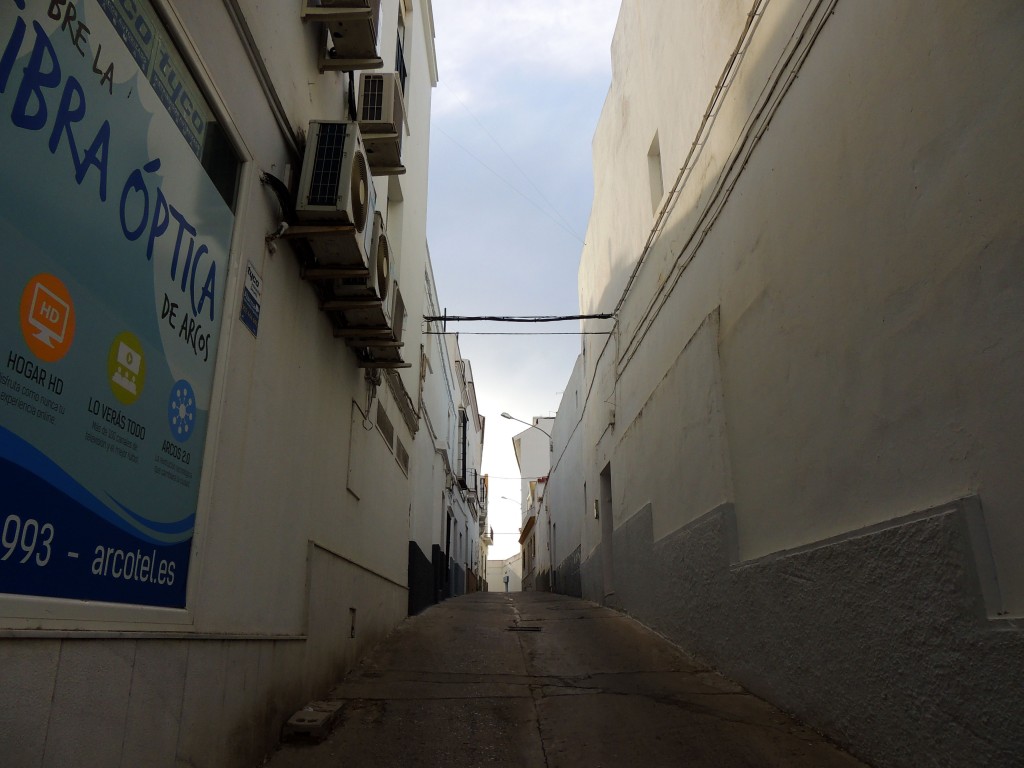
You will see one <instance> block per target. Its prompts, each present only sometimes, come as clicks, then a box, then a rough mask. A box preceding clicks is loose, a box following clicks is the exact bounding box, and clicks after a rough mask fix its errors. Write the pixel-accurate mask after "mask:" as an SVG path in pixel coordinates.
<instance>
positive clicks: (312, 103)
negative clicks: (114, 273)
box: [0, 0, 443, 767]
mask: <svg viewBox="0 0 1024 768" xmlns="http://www.w3.org/2000/svg"><path fill="white" fill-rule="evenodd" d="M156 4H157V5H158V7H159V8H160V9H161V10H162V11H163V12H164V14H165V16H166V21H167V24H168V26H169V27H170V28H171V29H172V31H173V33H174V35H175V37H176V39H177V41H178V43H179V47H180V49H181V50H182V52H183V55H184V56H185V57H186V59H187V60H188V62H189V64H190V66H191V67H192V68H193V70H194V72H195V74H196V78H197V80H198V81H199V82H200V83H201V85H202V87H203V89H204V90H205V91H206V92H207V95H208V96H209V98H210V100H211V101H212V102H213V103H214V104H215V105H216V108H217V110H218V112H219V116H220V117H221V118H222V121H223V124H224V125H225V128H226V130H227V131H228V133H229V135H230V136H231V138H232V140H233V142H234V143H235V144H236V145H237V150H238V152H239V155H240V159H241V162H242V169H241V176H240V179H239V187H238V203H237V206H236V211H235V214H236V218H235V228H234V233H233V239H232V243H231V255H230V263H229V269H228V273H227V274H226V275H220V276H219V277H220V278H221V279H225V280H226V282H227V289H226V292H225V298H224V306H223V307H219V308H218V310H219V311H222V312H223V316H224V318H225V320H224V325H223V328H222V333H221V338H220V345H219V358H218V363H217V373H216V378H215V380H214V395H213V402H212V403H211V409H210V428H209V432H208V440H207V446H206V452H205V457H204V459H205V460H204V466H203V477H202V485H201V490H200V501H199V507H198V510H197V515H196V532H195V539H194V548H193V555H192V560H191V568H190V573H189V597H188V603H187V607H186V609H185V610H181V611H177V610H165V609H145V608H138V607H134V606H114V605H104V604H95V603H93V604H87V603H80V602H75V601H64V600H38V599H30V598H20V597H10V596H3V597H0V681H2V682H3V685H2V686H0V688H2V691H3V692H2V693H0V755H3V756H4V763H5V765H12V766H20V765H39V764H43V765H55V766H56V765H72V764H74V765H118V764H124V765H142V764H145V765H157V764H162V765H168V766H170V765H177V764H179V763H181V764H189V765H195V766H218V767H222V766H232V765H252V764H255V762H257V761H258V760H259V759H260V757H261V756H262V755H264V754H266V752H267V751H268V750H269V749H270V748H272V746H273V745H274V743H275V742H276V740H277V736H278V733H279V729H280V726H281V724H282V723H283V721H284V720H285V719H286V718H287V717H288V716H289V715H290V714H291V713H292V712H294V711H295V709H297V708H298V707H300V706H302V704H304V703H305V702H306V701H308V700H309V699H310V698H313V697H314V696H316V695H317V694H319V693H322V692H324V691H326V690H327V689H328V688H329V687H330V686H331V685H332V684H333V682H334V681H335V680H336V679H337V678H338V677H339V676H340V675H341V674H343V672H344V671H345V670H346V669H347V668H349V667H350V666H351V665H352V664H353V663H354V661H355V659H356V658H357V657H358V655H359V654H360V653H362V652H364V651H365V650H366V649H367V648H369V647H370V646H372V645H373V644H374V643H375V642H377V641H378V640H379V639H380V638H381V637H383V636H384V634H386V632H388V631H389V630H390V629H391V628H392V627H393V626H394V625H395V624H396V623H398V622H399V621H400V620H401V618H402V617H403V616H405V615H406V609H407V582H406V580H407V569H408V542H409V540H410V530H409V513H410V499H411V496H412V486H411V484H410V481H409V478H408V477H407V476H406V474H405V472H404V471H403V470H402V468H401V467H400V466H399V463H398V461H397V460H396V457H395V454H394V453H393V452H392V451H391V450H389V449H388V448H387V446H386V444H385V442H384V440H383V439H382V438H381V434H380V432H379V430H377V429H376V428H375V427H373V425H372V422H370V426H371V428H370V429H369V430H365V429H364V428H363V427H364V423H363V419H362V417H363V415H364V414H363V412H362V411H361V410H360V409H363V410H365V408H366V404H367V394H368V392H367V387H366V383H365V379H364V371H363V370H361V369H360V368H358V367H357V365H356V362H357V361H356V358H355V356H354V355H353V353H352V352H351V351H350V350H349V349H348V348H347V347H346V346H345V344H344V342H343V341H342V340H341V339H336V338H334V336H333V334H332V329H331V327H330V324H329V322H328V321H327V319H326V317H325V316H324V314H323V313H322V312H321V311H320V310H319V308H318V306H317V300H316V296H315V295H314V293H313V291H312V289H311V287H310V285H309V284H308V283H306V282H304V281H303V280H302V279H301V278H300V274H299V265H298V262H297V260H296V257H295V253H294V252H293V250H292V248H291V246H290V245H289V244H288V243H287V242H286V241H284V240H279V241H277V242H275V243H274V244H273V245H272V246H271V247H268V245H267V242H266V237H267V234H268V233H270V232H273V231H275V230H276V229H277V228H278V225H279V223H280V221H281V220H282V217H283V214H282V211H281V210H280V206H279V203H278V201H277V199H276V198H275V197H274V195H273V194H272V192H271V191H270V189H269V188H268V187H266V186H264V185H263V184H261V183H260V180H259V174H260V172H261V171H263V172H268V173H271V174H273V175H275V176H277V177H278V178H280V179H282V180H283V181H284V182H286V183H292V182H294V181H295V180H296V177H297V175H298V167H297V163H298V162H300V161H301V158H300V157H296V156H293V155H291V154H290V150H289V143H290V142H289V141H288V140H287V139H286V136H285V134H287V135H288V136H290V137H293V138H294V137H295V136H297V135H300V134H302V133H303V132H304V131H305V129H306V126H307V125H308V122H309V120H310V119H314V118H316V119H339V118H341V116H342V115H343V110H344V104H345V88H344V85H345V83H346V81H347V77H346V76H345V75H342V74H340V73H330V72H328V73H324V74H320V73H318V72H317V71H316V67H315V65H314V64H313V62H314V61H315V48H314V44H313V40H314V38H315V33H314V32H313V29H312V27H310V26H306V25H303V24H302V23H301V22H300V20H299V6H298V5H297V4H288V5H287V8H285V7H284V4H270V5H273V7H270V5H268V4H267V3H260V2H254V1H253V0H240V2H239V6H240V8H241V10H242V13H243V15H244V17H245V19H246V20H247V21H248V22H249V24H250V27H249V31H250V32H251V34H252V38H253V41H254V42H255V44H256V46H258V48H259V54H258V55H259V56H260V58H261V60H262V63H263V64H264V65H265V66H266V74H267V77H268V80H265V81H264V82H263V83H262V84H261V82H260V77H259V76H258V73H257V72H256V71H255V69H254V67H253V65H252V63H251V62H250V59H249V57H248V55H247V53H246V50H245V47H244V45H243V40H242V37H241V36H240V33H239V31H238V30H237V29H236V27H235V25H234V24H233V23H232V19H231V17H230V14H229V6H230V4H229V3H212V4H208V3H194V2H180V3H179V2H173V0H156ZM78 5H79V6H80V7H85V6H86V5H87V3H85V2H82V3H78ZM88 5H90V6H91V8H89V11H90V12H92V13H98V12H99V11H98V9H97V7H96V5H95V3H91V2H89V3H88ZM278 5H280V7H278ZM385 5H386V6H387V9H386V11H385V13H384V14H383V17H384V18H383V22H382V33H381V36H380V40H381V48H382V55H383V56H384V58H385V60H386V61H392V62H393V60H394V46H395V34H394V28H395V24H396V23H397V16H396V14H397V12H398V3H389V4H385ZM412 6H413V7H412V10H411V12H410V13H408V14H407V17H406V25H407V28H408V34H407V38H406V40H407V50H406V56H407V60H408V63H409V71H410V80H409V83H410V91H409V93H408V94H407V97H406V108H407V116H408V121H409V126H410V133H409V135H407V136H406V137H405V141H404V144H403V158H404V160H405V163H406V167H407V173H406V175H405V176H403V177H402V180H401V181H400V182H397V181H389V180H388V179H382V178H378V179H376V190H377V194H378V199H379V201H381V202H383V201H384V200H385V199H386V198H387V196H388V193H389V190H390V191H391V193H392V201H391V202H392V205H391V209H390V211H389V212H388V213H389V217H388V218H389V223H393V224H394V227H393V229H389V235H390V237H391V243H392V253H393V258H394V259H395V260H394V263H393V270H394V272H395V273H396V274H397V275H398V276H399V279H400V280H401V285H402V293H403V296H404V298H405V302H406V305H407V309H408V312H409V315H410V316H411V317H416V316H420V315H422V314H423V304H424V298H423V294H425V290H424V286H423V276H424V274H425V271H426V267H427V251H426V245H425V221H426V167H427V154H428V142H429V109H430V98H431V93H430V92H431V88H432V86H433V84H434V82H435V78H436V68H435V64H434V62H433V50H432V47H431V46H432V35H433V30H432V26H431V24H432V22H431V21H430V7H429V2H428V0H422V1H421V2H417V3H413V4H412ZM31 12H34V11H31ZM42 12H45V9H44V11H42ZM5 31H6V30H5ZM4 39H6V35H5V38H4ZM266 90H270V91H273V92H274V93H276V94H277V96H278V98H279V100H280V103H281V107H282V109H283V114H284V121H285V123H286V124H285V125H284V126H283V127H282V126H280V125H279V124H278V123H277V120H276V118H275V111H274V105H273V104H272V100H271V99H270V98H269V97H268V95H267V93H266ZM11 96H12V95H11V93H10V91H8V93H7V94H6V95H4V96H3V99H4V100H6V99H8V98H10V97H11ZM399 187H400V194H399ZM399 198H400V200H399ZM249 262H251V263H252V265H253V267H254V268H255V270H256V271H257V272H259V274H260V276H261V277H262V295H261V297H260V298H261V307H260V319H259V331H258V336H254V335H252V334H251V333H250V332H249V331H248V330H246V328H245V327H244V326H242V325H241V323H240V322H239V319H238V318H239V312H240V302H241V288H242V275H243V273H244V270H245V267H246V264H247V263H249ZM405 328H406V334H405V342H406V347H405V357H406V360H408V361H409V362H411V363H412V364H413V366H412V368H411V369H409V370H407V371H404V372H402V373H400V374H399V375H400V376H401V377H402V381H403V382H404V384H405V387H406V390H407V391H408V392H411V393H413V396H415V393H416V392H417V385H418V382H419V364H420V358H419V355H418V349H419V342H420V338H421V336H420V331H421V329H420V325H419V323H416V322H408V323H406V326H405ZM400 398H401V393H400V390H398V389H396V388H391V387H389V386H388V385H387V384H386V383H384V384H382V385H381V386H380V387H379V388H378V391H377V401H379V402H381V403H382V404H383V406H384V407H385V409H386V411H387V413H388V415H389V417H390V420H391V422H392V424H393V426H394V429H395V434H396V436H397V438H398V439H400V440H401V441H402V442H403V444H404V445H405V446H406V448H407V449H409V451H410V453H411V454H412V453H414V450H413V442H414V439H415V438H414V435H413V432H412V431H411V430H410V428H409V427H408V426H407V424H406V423H405V420H404V419H403V418H402V415H401V411H400V409H399V400H400ZM375 407H376V405H374V408H375ZM353 414H356V421H355V422H353ZM365 415H366V416H368V417H370V418H371V419H372V418H373V416H374V413H373V411H372V410H371V412H370V413H367V414H365ZM428 439H429V438H428ZM428 453H429V454H430V455H431V456H432V455H433V448H432V446H431V447H430V448H429V449H428ZM432 469H433V467H430V466H428V467H427V470H426V474H427V476H428V481H427V482H428V484H429V482H430V480H429V478H430V477H431V476H432ZM442 482H443V480H442ZM356 486H358V493H354V492H353V488H354V487H356ZM428 551H429V550H428ZM143 754H145V757H144V758H143V757H140V756H141V755H143ZM160 760H162V761H164V762H162V763H159V762H158V761H160Z"/></svg>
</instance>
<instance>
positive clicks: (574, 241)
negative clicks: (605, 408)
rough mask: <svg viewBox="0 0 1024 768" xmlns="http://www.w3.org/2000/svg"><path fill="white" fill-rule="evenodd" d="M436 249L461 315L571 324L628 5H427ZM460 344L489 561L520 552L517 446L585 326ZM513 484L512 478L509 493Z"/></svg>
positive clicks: (495, 0) (532, 0)
mask: <svg viewBox="0 0 1024 768" xmlns="http://www.w3.org/2000/svg"><path fill="white" fill-rule="evenodd" d="M433 8H434V22H435V30H436V35H437V37H436V46H437V61H438V73H439V81H440V82H439V84H438V86H437V88H436V89H435V91H434V95H433V117H432V120H431V144H430V147H431V148H430V197H429V208H428V222H427V236H428V240H429V244H430V253H431V258H432V261H433V265H434V274H435V277H436V280H437V291H438V295H439V298H440V302H441V306H442V308H446V309H447V311H448V314H454V315H483V314H486V315H571V314H575V313H577V312H578V311H579V302H578V298H577V291H576V276H577V269H578V266H579V257H580V251H581V249H582V247H583V237H584V235H585V233H586V228H587V220H588V218H589V214H590V204H591V200H592V198H593V183H592V174H591V154H590V146H591V139H592V137H593V134H594V128H595V127H596V125H597V119H598V116H599V114H600V111H601V107H602V105H603V103H604V98H605V95H606V94H607V92H608V86H609V83H610V79H611V67H610V52H609V51H610V46H611V38H612V32H613V31H614V28H615V19H616V17H617V15H618V8H619V0H433ZM448 330H450V331H451V330H458V331H461V332H462V333H460V336H459V344H460V347H461V349H462V354H463V357H465V358H467V359H468V360H469V361H470V363H471V364H472V367H473V372H474V377H475V380H476V390H477V398H478V400H479V403H480V410H481V412H482V413H483V415H484V417H485V418H486V419H487V433H486V443H485V449H484V467H483V470H484V472H487V473H489V474H490V475H491V478H492V479H491V498H490V520H491V525H492V526H493V528H494V531H495V540H494V547H493V548H492V550H491V555H490V557H491V558H492V559H495V558H503V557H507V556H508V555H510V554H512V553H514V552H516V551H518V548H519V544H518V533H517V532H518V528H519V525H520V519H519V515H520V511H519V506H518V504H517V503H515V502H509V501H505V500H503V499H501V497H502V496H508V497H511V498H513V499H518V498H519V481H518V480H517V479H516V478H518V468H517V466H516V461H515V455H514V453H513V451H512V436H513V435H515V434H516V433H518V432H519V431H521V430H523V429H526V427H524V426H523V425H521V424H517V423H516V422H512V421H508V420H506V419H503V418H501V416H500V414H501V412H502V411H508V412H509V413H511V414H512V415H513V416H516V417H518V418H520V419H523V420H525V421H529V420H530V418H531V417H532V416H545V415H553V414H554V412H555V411H556V410H557V408H558V402H559V399H560V397H561V391H562V389H563V388H564V387H565V383H566V380H567V379H568V377H569V374H570V373H571V371H572V367H573V364H574V362H575V360H576V356H577V355H578V354H579V349H580V339H579V336H575V335H564V336H554V335H548V336H476V335H469V333H470V332H474V333H479V332H494V331H502V332H509V331H511V332H515V331H530V330H534V331H547V332H551V331H563V332H575V331H577V330H578V324H576V323H572V322H570V323H560V324H544V325H529V326H521V325H514V326H512V325H492V324H484V323H471V324H459V325H455V324H450V325H449V328H448ZM506 478H507V479H506Z"/></svg>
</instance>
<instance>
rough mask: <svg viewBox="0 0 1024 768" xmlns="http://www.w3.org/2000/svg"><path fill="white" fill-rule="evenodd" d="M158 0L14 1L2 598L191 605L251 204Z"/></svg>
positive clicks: (8, 38) (7, 123)
mask: <svg viewBox="0 0 1024 768" xmlns="http://www.w3.org/2000/svg"><path fill="white" fill-rule="evenodd" d="M204 104H205V102H203V101H202V99H201V96H200V95H199V94H198V92H197V89H196V87H195V84H194V81H192V79H191V77H189V76H188V75H187V73H186V71H185V68H184V66H183V64H182V62H181V59H180V57H179V56H178V55H177V53H176V51H175V49H174V47H173V45H171V43H170V40H169V38H168V36H167V35H166V33H165V32H164V31H163V28H162V26H161V24H160V23H159V20H158V18H157V17H156V16H155V14H153V12H152V9H150V8H149V7H148V6H147V5H146V4H145V3H144V2H142V0H82V1H80V2H49V1H48V2H34V1H32V0H0V275H2V280H0V593H8V594H17V595H34V596H42V597H52V598H64V599H74V600H90V601H104V602H114V603H130V604H137V605H147V606H166V607H177V608H181V607H184V606H185V594H186V584H187V580H188V570H189V557H190V553H191V547H192V535H193V529H194V526H195V515H196V505H197V501H198V490H199V480H200V472H201V467H202V457H203V444H204V439H205V434H206V427H207V417H208V413H209V407H210V394H211V392H210V390H211V384H212V381H213V375H214V362H215V360H216V352H217V349H216V348H217V340H218V336H219V330H220V324H221V312H222V309H223V306H222V305H223V296H224V281H225V278H226V276H227V266H228V262H227V259H228V246H229V240H230V236H231V229H232V226H233V213H232V211H231V209H230V207H229V206H228V205H227V204H226V203H225V201H224V199H223V198H222V196H221V194H220V193H218V191H217V189H216V188H215V186H214V185H213V183H212V182H211V181H210V179H209V177H208V175H207V173H206V172H205V171H204V169H203V166H202V164H201V157H202V149H203V143H204V134H205V129H206V126H207V124H208V122H209V120H210V115H209V113H208V111H207V110H206V108H205V106H204Z"/></svg>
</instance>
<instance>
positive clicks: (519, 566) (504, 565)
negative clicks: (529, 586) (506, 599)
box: [487, 553, 523, 592]
mask: <svg viewBox="0 0 1024 768" xmlns="http://www.w3.org/2000/svg"><path fill="white" fill-rule="evenodd" d="M506 574H508V591H509V592H522V590H523V556H522V553H516V554H514V555H511V556H510V557H506V558H505V559H504V560H488V561H487V585H488V591H489V592H504V591H505V575H506Z"/></svg>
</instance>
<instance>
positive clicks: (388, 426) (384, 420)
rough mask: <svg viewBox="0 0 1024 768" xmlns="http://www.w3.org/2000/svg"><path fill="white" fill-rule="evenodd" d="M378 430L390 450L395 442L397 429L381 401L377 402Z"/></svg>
mask: <svg viewBox="0 0 1024 768" xmlns="http://www.w3.org/2000/svg"><path fill="white" fill-rule="evenodd" d="M377 429H378V430H380V434H381V436H382V437H383V438H384V442H386V443H387V444H388V449H389V450H390V449H391V446H392V445H393V444H394V441H395V427H394V425H393V424H392V423H391V419H389V418H388V414H387V412H386V411H385V410H384V406H383V405H381V403H380V401H379V400H378V401H377Z"/></svg>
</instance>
